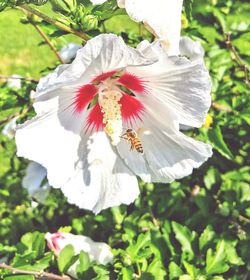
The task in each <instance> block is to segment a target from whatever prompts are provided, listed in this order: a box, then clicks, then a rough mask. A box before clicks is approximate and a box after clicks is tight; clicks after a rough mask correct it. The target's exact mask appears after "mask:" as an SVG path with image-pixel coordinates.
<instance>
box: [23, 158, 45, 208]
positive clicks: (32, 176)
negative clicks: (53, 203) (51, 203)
mask: <svg viewBox="0 0 250 280" xmlns="http://www.w3.org/2000/svg"><path fill="white" fill-rule="evenodd" d="M46 176H47V170H46V169H45V168H44V167H43V166H42V165H41V164H39V163H37V162H33V161H32V162H30V163H29V164H28V166H27V169H26V175H25V176H24V177H23V180H22V186H23V187H24V188H25V189H26V190H27V191H28V193H29V194H30V195H31V196H32V197H34V198H35V199H36V200H37V201H38V202H40V203H44V202H45V200H46V198H47V196H48V194H49V192H50V186H49V184H48V183H44V184H42V183H43V181H44V179H45V178H46Z"/></svg>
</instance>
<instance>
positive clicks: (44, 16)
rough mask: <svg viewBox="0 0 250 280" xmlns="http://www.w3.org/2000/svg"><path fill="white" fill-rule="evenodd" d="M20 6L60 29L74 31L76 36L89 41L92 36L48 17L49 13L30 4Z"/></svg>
mask: <svg viewBox="0 0 250 280" xmlns="http://www.w3.org/2000/svg"><path fill="white" fill-rule="evenodd" d="M20 8H21V9H22V10H25V11H27V12H29V13H31V14H34V15H36V16H38V17H40V18H41V19H43V20H44V21H46V22H48V23H50V24H53V25H55V26H56V27H57V28H59V29H61V30H63V31H66V32H68V33H72V34H74V35H76V36H78V37H80V38H82V39H83V40H84V41H85V42H86V41H88V40H89V39H90V37H89V36H88V35H87V34H85V33H83V32H81V31H78V30H75V29H73V28H71V27H69V26H67V25H65V24H63V23H61V22H60V21H58V20H55V19H53V18H50V17H48V16H47V15H45V14H43V13H41V12H40V11H38V10H36V9H34V8H32V7H30V6H28V5H22V6H20Z"/></svg>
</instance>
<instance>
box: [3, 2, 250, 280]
mask: <svg viewBox="0 0 250 280" xmlns="http://www.w3.org/2000/svg"><path fill="white" fill-rule="evenodd" d="M28 2H32V3H35V4H44V3H43V2H46V1H5V0H1V1H0V8H2V9H4V8H5V10H4V11H2V13H1V14H0V23H1V26H0V32H1V33H0V34H1V38H2V36H4V37H3V38H5V39H4V40H2V41H1V46H0V54H1V57H4V58H5V59H3V60H2V61H1V62H0V70H1V75H10V74H14V73H15V74H21V75H23V76H30V75H31V76H32V77H33V78H36V79H37V78H39V77H40V76H42V75H45V74H46V73H48V72H49V71H51V70H52V69H53V68H54V67H55V66H56V65H58V64H59V62H57V60H56V57H54V54H53V53H52V52H50V50H49V48H48V47H47V46H44V43H41V42H42V40H41V39H39V36H38V35H37V34H36V35H34V36H33V35H30V36H29V37H27V38H25V39H24V36H22V35H21V34H33V33H34V34H35V31H34V30H33V29H32V28H33V27H32V25H31V21H32V23H34V22H35V24H37V25H38V26H39V27H40V28H42V30H43V31H44V32H45V33H46V34H47V35H48V36H49V38H50V39H51V41H52V43H53V44H54V46H55V47H56V48H57V49H59V48H60V47H61V46H62V45H63V44H65V43H66V42H67V41H72V40H73V41H75V42H80V41H81V40H80V39H79V38H77V37H76V36H73V35H65V32H61V31H58V29H56V28H55V27H54V26H52V25H50V24H48V23H45V22H44V21H41V20H38V18H34V17H32V18H29V19H27V18H25V19H24V18H23V19H22V20H21V21H22V22H19V18H20V15H21V12H20V11H19V10H18V11H17V10H16V9H15V10H13V7H16V6H15V5H16V4H24V3H28ZM50 2H51V3H52V4H53V10H52V9H51V6H50V5H49V4H48V3H47V4H46V5H45V6H41V7H36V8H37V9H40V10H41V11H43V12H45V13H46V14H49V15H50V16H54V17H57V18H59V19H60V20H61V21H63V22H64V23H65V24H66V25H67V26H71V27H72V28H74V29H76V30H85V31H86V32H87V34H88V35H89V36H95V35H97V34H99V33H102V32H104V31H106V32H114V33H117V34H119V35H121V36H122V37H123V38H124V39H125V41H126V42H127V43H128V44H130V45H131V46H135V45H136V44H137V43H138V42H139V41H141V40H142V39H149V40H152V37H151V35H150V34H149V33H148V32H147V31H146V30H145V29H144V27H143V26H142V25H140V24H136V23H133V22H132V21H130V20H129V18H128V17H127V16H126V15H125V12H124V11H123V10H119V9H117V7H116V1H109V2H108V3H106V4H103V5H101V6H95V7H93V6H91V5H90V4H89V2H88V1H87V0H82V1H74V0H64V1H50ZM65 3H66V4H65ZM184 3H185V9H184V11H183V28H182V33H183V34H185V35H188V36H190V37H191V38H193V39H195V40H199V41H201V42H202V45H203V47H204V49H205V51H206V54H205V58H206V64H207V67H208V68H209V70H210V73H211V76H212V79H213V90H212V97H213V105H212V107H211V110H210V112H209V119H210V120H211V119H212V124H210V125H209V122H208V123H207V125H206V126H205V127H203V128H201V129H200V130H192V131H189V132H188V133H189V134H190V135H192V137H195V138H197V139H201V140H202V141H205V142H208V143H211V144H212V145H213V148H214V155H213V157H212V158H211V159H209V160H208V162H207V163H205V164H204V165H203V166H202V167H201V168H200V169H198V170H195V172H194V173H193V174H192V175H191V176H189V177H187V178H184V179H182V180H178V181H176V182H173V183H172V184H155V185H153V184H144V183H143V182H140V188H141V195H140V197H139V198H138V199H137V200H136V202H135V203H134V204H132V205H130V206H121V207H117V208H113V209H108V210H105V211H102V212H101V213H100V214H99V215H97V216H95V215H94V214H92V213H90V212H88V211H83V210H79V209H78V208H76V207H74V206H72V205H69V204H67V203H66V200H65V198H64V197H63V195H62V194H61V192H60V191H59V190H55V189H53V190H52V191H51V193H50V196H49V198H48V199H47V201H46V202H45V204H44V205H42V204H39V205H38V206H36V207H34V203H33V202H32V198H31V197H29V196H28V195H27V193H26V191H25V190H24V189H23V188H22V186H21V180H22V177H23V176H24V174H25V169H26V166H27V161H25V160H23V159H19V158H17V157H16V154H15V153H16V147H15V143H14V140H13V141H10V140H9V139H8V138H7V137H5V136H3V135H0V176H1V178H0V259H1V258H4V259H2V261H5V262H7V263H9V264H11V265H12V266H13V267H18V268H22V269H27V270H33V271H34V270H35V271H41V270H45V271H49V272H53V273H56V274H62V273H66V270H67V267H69V266H70V264H71V262H73V261H75V259H74V260H72V252H71V249H70V248H68V249H67V251H65V252H64V253H63V254H64V255H63V258H60V259H63V260H64V263H60V260H59V261H58V262H57V260H56V259H55V257H54V256H53V255H52V253H50V252H49V250H48V248H47V247H46V246H45V241H44V233H46V232H47V231H49V232H56V231H58V230H59V229H60V230H61V231H66V232H69V231H70V232H72V233H74V234H81V235H87V236H90V237H91V238H92V239H94V240H96V241H104V242H107V243H108V244H109V245H110V246H111V247H112V248H113V252H114V255H115V259H114V262H113V264H110V265H108V266H106V267H104V266H101V265H97V264H95V263H89V260H88V256H86V255H84V253H82V254H80V256H78V258H79V259H80V265H79V266H78V279H122V280H128V279H157V280H161V279H181V280H189V279H199V280H203V279H208V280H209V279H214V280H220V279H232V280H239V279H242V280H246V279H250V252H249V250H250V249H249V248H250V236H249V230H250V185H249V181H250V173H249V170H250V168H249V146H250V145H249V142H248V137H249V134H248V132H249V123H250V109H249V97H250V94H249V81H248V80H249V73H248V71H247V68H248V69H249V64H250V60H249V53H250V44H249V42H250V32H249V30H250V29H249V27H250V20H249V19H250V4H249V3H248V1H243V0H240V1H232V0H210V1H208V0H206V1H205V0H196V1H187V0H185V2H184ZM10 6H11V7H12V8H10ZM33 7H34V6H33ZM10 9H11V10H10ZM114 15H115V16H114ZM14 30H19V31H18V32H16V33H15V32H14ZM24 30H26V31H24ZM24 32H27V33H24ZM32 32H33V33H32ZM228 32H230V34H231V35H230V38H229V36H228V35H226V34H227V33H228ZM14 33H15V34H14ZM8 34H9V36H12V38H11V40H8ZM11 34H12V35H11ZM228 39H230V40H228ZM22 40H26V42H28V45H27V46H25V44H23V43H22ZM10 42H11V44H10ZM38 44H39V45H40V46H37V45H38ZM10 45H11V46H12V48H10V47H9V46H10ZM31 46H32V48H34V49H33V50H30V47H31ZM25 51H26V53H25V55H26V58H27V61H28V62H27V63H23V61H22V60H20V59H19V60H18V59H15V58H17V57H20V52H25ZM238 56H239V57H238ZM30 58H32V59H30ZM20 61H21V62H20ZM46 67H47V68H46ZM48 67H50V68H48ZM4 71H5V72H4ZM0 86H1V87H0V108H1V112H0V114H1V115H0V125H1V126H0V129H2V128H3V126H4V125H5V124H6V122H7V121H8V120H9V119H10V118H11V117H12V116H14V115H15V114H20V115H21V118H20V121H21V122H22V121H24V120H25V119H28V118H30V117H31V116H32V115H33V111H32V109H31V104H32V102H31V100H30V91H31V89H35V87H36V84H35V83H32V82H27V81H23V83H22V89H20V90H16V89H13V88H8V87H7V86H6V83H4V82H3V83H1V84H0ZM27 109H28V113H27V112H26V111H27ZM0 262H1V261H0ZM0 275H1V276H0V277H2V278H3V279H8V280H22V279H26V280H29V279H35V278H34V277H33V276H27V275H26V276H22V275H12V274H11V273H10V271H8V270H3V269H2V270H0Z"/></svg>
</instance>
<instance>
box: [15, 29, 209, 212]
mask: <svg viewBox="0 0 250 280" xmlns="http://www.w3.org/2000/svg"><path fill="white" fill-rule="evenodd" d="M210 89H211V81H210V77H209V74H208V72H207V70H206V68H205V66H204V63H203V61H202V60H200V59H199V60H194V61H190V60H188V59H187V58H185V57H183V58H182V57H168V56H167V54H166V53H165V51H164V50H163V48H162V47H161V44H160V43H159V42H156V43H154V44H151V45H150V44H149V43H147V42H143V43H142V44H140V46H138V49H133V48H131V47H128V46H126V44H125V43H124V42H123V40H122V39H121V38H120V37H117V36H115V35H111V34H109V35H107V34H106V35H100V36H97V37H96V38H94V39H92V40H90V41H88V43H87V44H86V45H85V46H84V47H83V48H82V49H80V50H79V51H78V53H77V56H76V59H75V60H74V61H73V62H72V64H70V65H62V66H59V67H58V68H57V70H56V71H55V72H54V73H52V74H50V75H48V76H47V77H45V78H43V79H41V80H40V82H39V85H38V87H37V93H36V96H35V98H36V101H35V103H34V108H35V110H36V113H37V116H36V117H35V118H33V119H32V120H30V121H27V122H26V123H24V124H23V125H21V126H19V128H18V129H17V132H16V143H17V153H18V155H19V156H23V157H26V158H29V159H31V160H34V161H36V162H39V163H40V164H42V165H43V166H44V167H46V169H47V171H48V180H49V183H50V185H51V186H53V187H56V188H61V189H62V191H63V193H64V194H65V195H66V196H67V198H68V201H69V202H70V203H74V204H76V205H77V206H79V207H80V208H84V209H89V210H92V211H94V212H95V213H98V212H99V211H101V210H102V209H105V208H108V207H112V206H117V205H120V204H121V203H125V204H130V203H132V202H133V201H134V200H135V199H136V198H137V196H138V195H139V189H138V183H137V179H136V176H139V177H140V178H141V179H142V180H144V181H146V182H171V181H173V180H174V179H179V178H182V177H184V176H187V175H189V174H191V173H192V170H193V168H197V167H199V166H200V165H201V164H202V163H203V162H204V161H205V160H207V158H208V157H210V156H211V154H212V152H211V147H210V146H209V145H206V144H204V143H202V142H199V141H196V140H194V139H192V138H189V137H187V136H185V135H184V134H182V133H181V132H180V131H179V125H180V124H181V125H188V126H192V127H200V126H201V125H202V123H203V122H204V120H205V117H206V113H207V110H208V108H209V106H210V103H211V98H210ZM127 129H132V130H134V131H135V132H137V134H138V138H139V139H140V141H141V145H142V147H143V150H144V153H143V154H142V153H139V152H137V150H136V149H134V150H131V149H130V146H131V143H129V141H126V140H125V139H123V138H121V131H123V133H125V132H126V130H127ZM137 142H138V141H137ZM137 144H138V143H137Z"/></svg>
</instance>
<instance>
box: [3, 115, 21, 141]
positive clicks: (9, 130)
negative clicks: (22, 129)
mask: <svg viewBox="0 0 250 280" xmlns="http://www.w3.org/2000/svg"><path fill="white" fill-rule="evenodd" d="M18 118H19V117H18V116H17V117H15V118H13V119H11V120H10V121H9V122H8V123H7V124H6V125H5V126H4V128H3V130H2V134H3V135H5V136H7V137H8V138H9V139H12V138H13V137H14V136H15V132H16V127H17V123H16V121H17V119H18Z"/></svg>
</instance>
